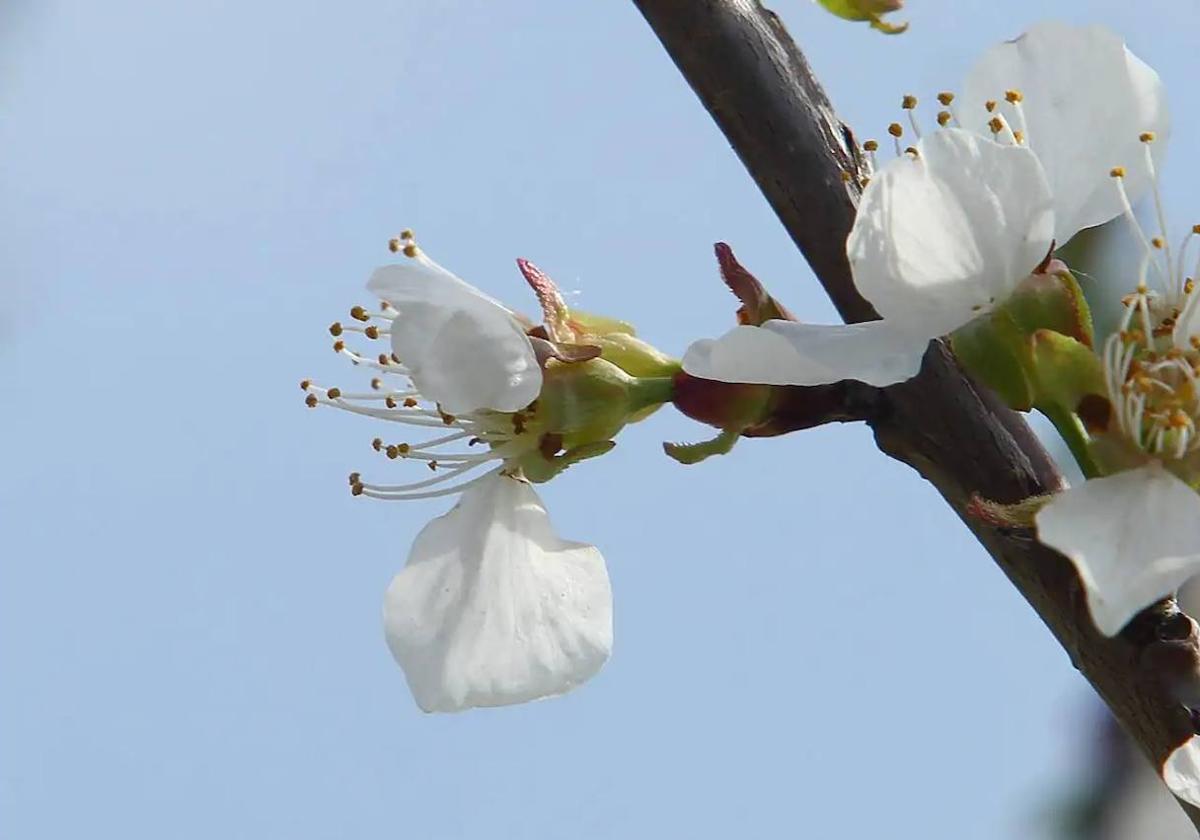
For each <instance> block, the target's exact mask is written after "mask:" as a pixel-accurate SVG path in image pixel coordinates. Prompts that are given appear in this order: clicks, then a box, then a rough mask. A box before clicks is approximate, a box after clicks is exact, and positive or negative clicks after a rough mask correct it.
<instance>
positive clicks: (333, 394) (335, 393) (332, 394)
mask: <svg viewBox="0 0 1200 840" xmlns="http://www.w3.org/2000/svg"><path fill="white" fill-rule="evenodd" d="M325 395H326V396H328V397H329V399H331V400H336V399H338V398H339V397H341V396H342V389H341V388H330V389H329V390H328V391H326V392H325Z"/></svg>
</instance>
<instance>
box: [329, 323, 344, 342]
mask: <svg viewBox="0 0 1200 840" xmlns="http://www.w3.org/2000/svg"><path fill="white" fill-rule="evenodd" d="M329 334H330V335H332V336H333V337H334V338H336V337H338V336H339V335H341V334H342V322H341V321H334V322H333V323H332V324H330V325H329Z"/></svg>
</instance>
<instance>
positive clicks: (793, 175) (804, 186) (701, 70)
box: [634, 0, 1200, 829]
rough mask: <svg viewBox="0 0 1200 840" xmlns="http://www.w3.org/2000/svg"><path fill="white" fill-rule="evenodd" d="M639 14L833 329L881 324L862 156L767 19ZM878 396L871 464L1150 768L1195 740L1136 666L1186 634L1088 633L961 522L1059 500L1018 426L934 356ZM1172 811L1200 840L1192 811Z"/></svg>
mask: <svg viewBox="0 0 1200 840" xmlns="http://www.w3.org/2000/svg"><path fill="white" fill-rule="evenodd" d="M634 5H636V6H637V8H638V9H639V10H640V11H641V13H642V14H643V16H644V17H645V18H646V20H647V22H648V23H649V24H650V26H651V27H652V28H653V30H654V32H655V34H656V35H657V36H658V38H659V40H660V41H661V42H662V44H663V46H664V47H665V48H666V50H667V52H668V53H669V54H670V56H671V58H672V59H673V60H674V61H675V64H676V66H678V68H679V70H680V71H681V72H682V74H683V76H684V78H685V79H686V80H687V82H688V83H689V84H690V85H691V87H692V89H693V90H694V91H695V92H696V94H697V95H698V96H699V97H700V100H701V102H703V104H704V106H705V107H706V108H707V109H708V111H709V113H710V114H711V115H712V117H713V119H714V120H715V121H716V122H717V124H718V125H719V126H720V128H721V130H722V131H723V132H724V133H725V136H726V138H727V139H728V140H729V142H730V144H731V145H732V146H733V148H734V150H735V151H736V152H737V154H738V156H739V157H740V158H741V160H742V163H743V164H745V166H746V168H747V170H749V172H750V174H751V176H752V177H753V178H754V180H755V181H756V182H757V184H758V186H759V188H760V189H761V190H762V192H763V194H764V195H765V197H766V198H767V200H768V201H769V202H770V204H771V206H772V208H773V209H774V210H775V213H776V215H778V217H779V219H780V221H781V222H782V223H783V225H784V227H785V228H786V229H787V231H788V233H789V234H790V235H791V237H792V239H793V241H794V242H795V243H796V245H797V246H798V247H799V248H800V250H801V251H802V252H803V253H804V256H805V258H806V259H807V260H808V262H809V264H810V265H811V266H812V268H813V271H814V272H815V273H816V275H817V277H818V278H819V280H820V282H821V284H822V285H823V286H824V288H825V290H826V292H827V293H828V294H829V296H830V298H831V299H832V300H833V302H834V304H835V305H836V306H837V309H838V311H839V313H841V315H842V317H843V318H844V319H845V320H846V321H847V322H856V321H865V320H871V319H874V318H876V317H878V316H877V315H876V313H875V312H874V311H873V310H872V308H871V306H870V304H869V303H867V301H866V300H864V299H863V298H862V297H861V296H860V295H859V294H858V292H857V291H856V290H855V288H854V284H853V282H852V279H851V274H850V266H849V264H848V262H847V260H846V256H845V247H844V243H845V241H846V236H847V234H848V233H849V231H850V226H851V224H852V223H853V220H854V214H855V208H856V203H857V199H858V194H859V187H858V184H859V182H860V179H861V178H862V176H863V175H864V174H865V173H864V171H863V169H862V161H861V158H860V156H859V153H858V144H857V142H856V141H855V140H854V136H853V134H852V133H851V131H850V129H849V128H848V127H846V126H845V125H844V124H843V123H841V122H840V121H839V120H838V118H837V116H836V115H835V113H834V111H833V108H832V106H831V105H830V103H829V101H828V99H827V97H826V95H825V93H824V91H823V90H822V89H821V86H820V84H819V83H818V82H817V80H816V78H815V77H814V76H813V73H812V70H811V68H810V67H809V65H808V62H807V61H806V60H805V58H804V56H803V54H802V53H801V52H800V50H799V48H797V46H796V45H795V43H794V42H793V41H792V39H791V37H790V36H789V35H788V33H787V31H786V30H785V29H784V27H783V25H782V24H781V23H780V21H779V20H778V18H777V17H776V16H775V15H774V14H773V13H772V12H770V11H768V10H767V9H765V8H763V6H762V4H761V3H760V2H758V0H634ZM847 178H848V179H849V180H847ZM880 395H881V397H880V400H879V402H878V403H877V404H875V405H874V406H873V411H872V412H871V413H872V416H871V417H870V418H869V419H868V422H869V423H870V424H871V426H872V428H873V429H874V432H875V439H876V442H877V444H878V446H879V448H880V449H881V450H882V451H883V452H885V453H886V454H888V455H890V456H892V457H893V458H896V459H898V460H900V461H903V462H905V463H907V464H909V465H910V466H912V467H913V468H914V469H916V470H917V471H918V472H919V473H920V474H921V475H922V476H924V477H925V478H926V479H928V480H929V481H930V482H932V483H933V485H934V486H935V487H936V488H937V489H938V491H939V492H940V493H941V494H942V496H943V497H944V498H945V500H946V501H947V503H949V504H950V505H951V507H953V508H954V510H955V511H956V512H957V513H958V514H959V516H960V517H961V518H962V519H963V521H964V522H965V523H966V525H967V527H969V528H970V529H971V530H972V531H973V532H974V534H975V536H976V537H977V538H978V539H979V541H980V542H981V543H982V544H983V546H984V548H986V549H987V551H988V553H989V554H990V555H991V556H992V557H993V559H994V560H995V561H996V563H997V564H998V565H999V566H1000V568H1001V569H1003V571H1004V572H1005V574H1006V575H1007V576H1008V578H1009V580H1011V581H1012V583H1013V585H1014V586H1016V587H1017V589H1018V590H1019V591H1020V592H1021V594H1022V595H1023V596H1024V597H1025V599H1026V600H1027V601H1028V602H1029V604H1030V605H1031V606H1032V607H1033V609H1034V610H1035V611H1037V613H1038V615H1039V616H1040V617H1041V619H1042V620H1043V621H1044V622H1045V623H1046V626H1047V627H1048V628H1049V629H1050V631H1051V632H1052V633H1053V634H1054V636H1055V638H1057V639H1058V642H1059V643H1060V644H1061V645H1062V647H1063V648H1064V649H1065V650H1066V652H1067V654H1068V655H1069V656H1070V658H1071V662H1072V663H1073V664H1074V666H1075V667H1076V668H1077V669H1078V670H1079V671H1080V672H1081V673H1082V674H1083V675H1084V677H1086V678H1087V680H1088V681H1089V682H1090V683H1091V684H1092V686H1093V687H1094V688H1095V689H1096V691H1097V692H1098V693H1099V694H1100V696H1101V697H1102V698H1103V699H1104V701H1105V702H1106V703H1107V704H1108V706H1109V708H1110V709H1111V710H1112V712H1113V714H1114V715H1115V716H1116V718H1117V719H1118V720H1119V721H1120V722H1121V725H1122V726H1123V727H1124V728H1125V730H1126V731H1127V732H1128V733H1129V734H1130V735H1131V736H1132V737H1133V738H1134V740H1135V741H1136V742H1137V743H1138V744H1139V746H1140V747H1141V749H1142V751H1143V752H1144V753H1145V755H1146V756H1147V757H1148V758H1149V759H1150V761H1151V762H1152V763H1153V764H1154V766H1155V768H1161V766H1162V763H1163V762H1164V761H1165V760H1166V758H1167V756H1168V755H1169V754H1170V753H1171V752H1172V751H1173V750H1174V749H1175V748H1176V747H1177V746H1179V745H1180V744H1182V743H1183V742H1185V741H1186V740H1187V739H1189V738H1190V737H1191V736H1192V735H1193V724H1192V721H1191V717H1190V716H1189V714H1188V712H1187V710H1186V709H1185V708H1184V707H1183V706H1181V705H1180V704H1179V702H1178V701H1176V700H1175V699H1173V698H1172V697H1171V696H1170V695H1169V694H1168V692H1167V690H1166V688H1165V686H1164V681H1163V679H1161V678H1160V675H1158V674H1156V673H1155V672H1154V670H1153V669H1152V668H1151V667H1148V666H1147V664H1146V663H1147V661H1149V660H1152V659H1153V657H1152V656H1151V657H1147V656H1146V653H1147V650H1148V649H1149V650H1153V646H1154V645H1155V644H1157V643H1158V642H1160V641H1161V640H1162V639H1170V638H1180V637H1183V636H1186V643H1187V644H1189V645H1190V646H1191V647H1192V649H1193V651H1194V650H1195V647H1196V644H1195V633H1194V631H1193V630H1192V629H1191V628H1192V627H1193V625H1192V624H1191V622H1189V621H1186V619H1183V618H1182V616H1181V614H1180V613H1179V612H1178V609H1177V607H1176V606H1175V604H1174V602H1173V601H1170V600H1168V601H1164V602H1162V603H1160V604H1157V605H1155V606H1154V607H1152V608H1151V609H1149V610H1147V611H1146V612H1144V613H1143V614H1142V615H1140V616H1139V617H1138V618H1137V619H1135V620H1134V622H1132V623H1131V625H1130V626H1129V627H1128V628H1126V630H1125V631H1124V632H1123V633H1122V634H1121V635H1120V636H1118V637H1117V638H1111V639H1110V638H1107V637H1105V636H1103V635H1101V634H1100V633H1099V632H1098V631H1097V630H1096V628H1095V626H1094V625H1093V624H1092V622H1091V619H1090V616H1089V615H1088V611H1087V606H1086V601H1085V598H1084V595H1083V589H1082V585H1081V583H1080V581H1079V578H1078V576H1077V574H1076V572H1075V569H1074V567H1073V566H1072V565H1071V563H1070V562H1068V561H1067V560H1066V559H1065V558H1063V557H1062V556H1061V555H1059V554H1057V553H1056V552H1054V551H1052V550H1050V549H1048V548H1046V547H1044V546H1042V545H1041V544H1039V543H1038V542H1037V541H1036V539H1034V537H1033V535H1032V534H1030V533H1029V532H1025V531H1014V530H1011V529H1000V528H996V527H993V526H989V525H987V524H985V523H983V522H981V521H979V520H978V519H977V518H974V517H970V516H968V515H967V514H966V513H965V508H966V505H967V503H968V502H969V500H970V499H971V497H972V496H973V495H975V494H978V495H980V496H983V497H984V498H987V499H992V500H995V501H1001V502H1007V503H1011V502H1016V501H1019V500H1021V499H1024V498H1026V497H1028V496H1032V495H1040V494H1045V493H1051V492H1055V491H1057V490H1060V489H1062V487H1063V479H1062V476H1061V475H1060V474H1059V472H1058V470H1057V468H1056V467H1055V465H1054V463H1053V461H1052V460H1051V458H1050V457H1049V455H1048V454H1047V453H1046V451H1045V450H1044V449H1043V448H1042V446H1041V444H1040V443H1039V442H1038V440H1037V438H1036V437H1035V436H1034V435H1033V433H1032V432H1031V430H1030V429H1029V427H1028V425H1027V424H1026V423H1025V422H1024V421H1023V420H1022V419H1021V418H1020V417H1019V416H1018V415H1017V414H1015V413H1014V412H1012V411H1010V410H1009V409H1008V408H1007V407H1006V406H1004V405H1003V404H1001V403H1000V401H999V400H997V399H996V398H995V397H994V395H992V394H991V393H990V392H989V391H987V390H986V389H984V388H981V387H977V386H976V385H975V384H974V383H973V382H972V381H971V380H970V379H969V378H968V377H967V376H966V375H965V374H964V373H963V372H962V371H961V370H960V369H959V367H958V366H957V364H956V363H955V361H954V358H953V356H952V355H951V354H950V352H949V351H948V349H947V348H946V347H945V346H943V345H942V344H940V343H934V344H932V345H931V347H930V350H929V352H928V353H927V354H926V357H925V364H924V368H923V370H922V373H921V375H920V376H918V377H917V378H915V379H913V380H910V381H909V382H906V383H903V384H901V385H897V386H894V387H892V388H888V389H885V390H884V391H882V392H880ZM839 419H841V418H839ZM1181 628H1184V630H1181ZM1184 631H1186V634H1185V633H1184ZM1180 804H1181V806H1182V807H1183V808H1184V810H1185V811H1186V812H1187V814H1188V816H1189V817H1190V818H1191V820H1192V822H1193V824H1195V825H1196V826H1197V828H1198V829H1200V810H1198V809H1196V808H1194V807H1192V806H1191V805H1189V804H1187V803H1184V802H1182V801H1181V802H1180Z"/></svg>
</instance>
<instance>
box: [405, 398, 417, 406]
mask: <svg viewBox="0 0 1200 840" xmlns="http://www.w3.org/2000/svg"><path fill="white" fill-rule="evenodd" d="M418 405H419V403H418V402H417V401H416V400H415V399H414V398H413V397H408V398H406V399H405V400H404V407H405V408H416V407H417V406H418Z"/></svg>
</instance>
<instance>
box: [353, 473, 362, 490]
mask: <svg viewBox="0 0 1200 840" xmlns="http://www.w3.org/2000/svg"><path fill="white" fill-rule="evenodd" d="M361 481H362V476H361V475H360V474H359V473H356V472H352V473H350V486H351V487H353V486H354V485H355V484H358V483H360V482H361Z"/></svg>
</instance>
